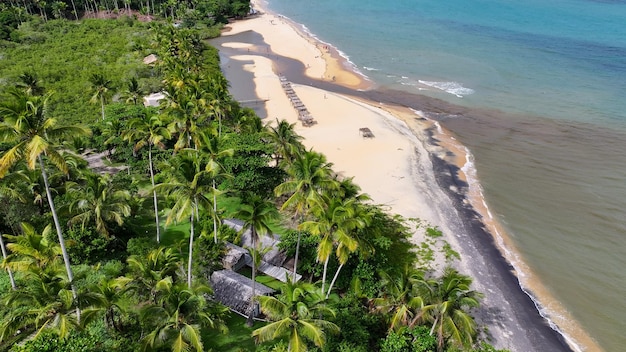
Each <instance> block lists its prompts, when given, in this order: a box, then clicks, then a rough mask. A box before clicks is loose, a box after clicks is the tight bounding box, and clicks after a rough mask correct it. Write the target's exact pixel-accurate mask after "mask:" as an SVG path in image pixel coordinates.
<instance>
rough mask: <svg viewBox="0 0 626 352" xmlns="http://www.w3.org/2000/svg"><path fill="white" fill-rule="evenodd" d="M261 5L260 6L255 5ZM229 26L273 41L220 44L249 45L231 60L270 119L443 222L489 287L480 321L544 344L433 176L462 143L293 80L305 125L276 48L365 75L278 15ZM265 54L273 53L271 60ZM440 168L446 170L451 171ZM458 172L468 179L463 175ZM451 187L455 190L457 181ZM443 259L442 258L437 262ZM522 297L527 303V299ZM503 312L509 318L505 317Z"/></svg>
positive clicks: (353, 80) (502, 344)
mask: <svg viewBox="0 0 626 352" xmlns="http://www.w3.org/2000/svg"><path fill="white" fill-rule="evenodd" d="M253 3H254V2H253ZM256 8H257V9H259V8H258V6H256ZM229 27H230V29H229V30H228V31H227V32H225V33H223V36H225V37H227V36H230V35H234V34H237V33H242V32H245V31H254V32H256V33H258V34H260V35H262V37H263V40H264V42H265V43H266V44H268V45H269V47H270V48H269V49H267V48H258V47H255V46H254V45H251V44H248V43H241V42H236V41H232V42H226V43H224V44H223V45H222V46H223V47H229V48H238V49H244V50H246V49H247V54H245V55H236V56H230V57H229V58H228V59H229V60H235V61H245V62H246V63H247V64H245V65H243V68H244V70H246V71H249V72H252V73H253V75H254V79H253V80H254V84H255V91H256V94H257V96H258V98H260V99H263V100H265V99H267V101H266V102H265V109H266V111H267V116H268V120H271V121H275V118H278V119H286V120H287V121H289V122H291V123H296V131H297V132H298V133H299V134H300V135H302V136H303V137H304V138H305V141H304V144H305V145H306V146H307V148H313V149H314V150H316V151H318V152H321V153H323V154H325V155H326V156H327V158H328V160H329V161H330V162H332V163H333V164H334V170H335V171H336V172H338V173H340V174H342V175H344V176H346V177H354V181H355V182H356V183H357V184H358V185H359V186H360V187H361V188H362V191H363V192H365V193H367V194H369V195H370V196H371V198H372V200H373V202H374V203H376V204H382V205H384V206H385V207H386V209H388V211H389V212H390V213H395V214H400V215H402V216H404V217H406V218H419V219H422V220H424V221H426V222H427V223H428V224H431V225H434V226H437V227H439V228H440V229H442V231H443V233H444V239H445V240H446V241H447V242H449V243H450V244H451V245H452V248H454V249H455V250H458V251H459V252H460V253H461V256H462V260H461V261H460V262H459V263H457V265H455V266H457V267H459V269H460V270H461V271H462V272H465V273H470V274H471V275H472V276H473V277H474V278H475V279H476V281H475V283H474V285H475V288H476V289H477V290H479V291H482V292H485V293H487V295H486V298H485V300H484V302H483V305H484V306H485V307H486V311H485V312H483V313H485V314H486V315H487V316H485V317H483V319H481V320H482V321H483V322H484V323H486V324H487V325H488V329H489V332H490V334H491V335H492V339H493V341H492V342H493V343H494V344H495V345H496V347H498V348H509V349H511V350H512V351H541V350H542V347H540V346H542V342H541V343H540V342H538V341H537V340H538V338H537V337H536V334H535V333H534V332H530V331H531V330H528V324H529V323H528V321H531V322H532V323H533V324H539V325H541V324H543V323H542V322H541V319H539V321H537V317H535V316H532V314H536V313H532V314H531V317H530V318H528V317H519V315H520V313H519V312H518V311H517V309H518V308H516V307H515V303H513V302H510V301H509V299H508V298H507V296H509V295H510V294H509V293H510V292H511V290H516V288H515V282H513V281H511V282H508V283H507V285H504V283H503V282H501V280H502V279H501V278H500V277H498V275H499V274H497V273H495V272H494V271H493V270H492V269H493V268H491V266H493V265H494V264H493V263H492V262H491V261H489V260H486V259H485V258H484V257H481V256H480V255H477V254H476V253H478V251H479V250H480V247H476V246H477V245H476V244H475V242H472V241H473V240H472V239H471V235H470V234H469V233H468V225H467V224H466V223H465V222H464V220H463V216H462V215H461V214H460V213H459V211H457V209H455V206H454V204H453V202H454V199H451V198H450V197H449V196H448V195H447V194H446V192H445V190H442V189H440V187H439V185H438V182H437V178H438V177H441V175H440V174H438V175H435V172H434V170H433V169H434V165H433V164H432V161H431V158H430V154H435V155H437V156H439V157H441V158H442V159H445V160H447V161H449V162H452V163H455V164H457V165H462V164H463V163H464V160H453V159H450V157H449V156H446V155H447V154H446V152H447V151H448V150H450V149H452V150H453V151H455V150H454V148H455V147H458V144H455V143H454V141H453V140H452V141H441V142H442V144H443V145H445V146H446V147H447V148H449V149H447V150H444V149H442V148H441V147H436V146H433V145H431V144H430V143H429V142H428V136H427V135H426V132H425V129H426V128H428V127H432V123H430V122H427V121H420V120H418V119H416V115H415V114H414V113H413V112H411V111H406V110H403V109H399V108H391V107H388V106H379V105H377V104H374V103H373V102H367V104H366V103H365V102H360V101H357V100H355V99H354V98H350V97H347V96H343V95H340V94H335V93H330V92H327V91H323V90H320V89H317V88H313V87H309V86H302V85H295V84H294V85H293V88H294V90H295V91H296V93H297V95H298V97H299V98H300V99H301V100H302V102H303V103H304V104H305V105H306V107H307V108H308V110H309V112H310V113H311V115H312V116H313V117H314V119H315V120H316V121H317V122H318V123H317V124H316V125H314V126H312V127H303V126H301V124H300V123H299V121H298V119H297V113H296V111H295V110H294V109H293V107H292V106H291V104H290V102H289V100H288V98H287V96H286V95H285V93H284V91H283V89H282V87H281V84H280V81H279V78H278V76H277V74H276V73H275V72H274V67H273V62H272V61H271V60H270V59H271V57H272V55H271V54H278V55H281V56H285V57H289V58H292V59H295V60H297V61H300V62H302V63H303V64H304V67H306V74H307V75H308V76H310V77H312V78H316V79H324V80H333V77H334V81H335V83H340V84H342V85H344V86H348V87H352V88H361V87H365V86H367V85H368V82H366V81H364V80H363V79H362V77H360V76H359V75H357V74H355V73H353V72H350V71H348V70H346V69H345V68H344V66H343V65H344V62H343V61H342V60H341V59H340V58H337V56H336V55H335V56H333V55H331V54H333V53H335V54H336V52H334V50H333V49H332V48H328V49H326V48H327V47H326V46H325V45H324V44H321V43H316V42H315V41H314V40H312V39H311V38H308V37H306V36H303V33H300V32H298V30H296V29H295V28H294V27H293V24H292V23H289V22H288V21H286V20H284V18H282V17H280V16H275V15H272V14H261V15H259V16H257V17H255V18H252V19H247V20H244V21H238V22H235V23H233V24H230V25H229ZM257 54H258V55H257ZM263 56H269V57H270V59H268V58H266V57H263ZM392 113H393V114H392ZM362 127H368V128H369V129H371V130H372V132H373V134H374V136H375V137H374V138H363V137H362V136H361V135H360V134H359V128H362ZM455 154H456V155H463V152H462V150H456V151H455ZM463 158H464V155H463ZM440 172H443V173H445V172H446V170H443V171H440ZM444 176H445V175H444ZM459 176H460V178H461V179H463V175H462V174H461V175H459ZM451 189H452V190H454V188H453V187H451ZM421 239H422V234H421V231H416V232H415V235H414V238H413V240H414V241H415V242H416V243H418V242H420V241H421ZM496 252H497V251H496ZM492 255H495V256H497V255H498V254H492ZM496 262H497V260H496ZM444 265H445V263H444V261H443V260H442V258H441V257H439V258H438V260H437V266H438V268H439V269H441V267H443V266H444ZM499 265H501V266H505V264H499ZM498 286H503V287H502V288H500V287H498ZM504 286H506V287H504ZM517 290H519V287H518V288H517ZM525 304H526V305H528V303H527V302H526V303H525ZM521 307H522V306H520V309H526V308H521ZM492 309H497V312H498V313H497V315H498V316H500V318H498V317H496V316H491V315H492V314H495V313H494V312H496V311H492ZM524 313H529V312H524ZM504 317H506V319H505V320H504V321H500V319H502V318H504ZM493 319H495V320H493ZM527 330H528V332H527ZM547 334H549V332H548V333H547ZM542 338H543V337H542ZM550 343H551V342H550ZM543 349H544V350H545V348H543ZM552 350H554V351H557V349H552ZM559 350H561V349H559Z"/></svg>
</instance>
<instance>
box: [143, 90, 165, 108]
mask: <svg viewBox="0 0 626 352" xmlns="http://www.w3.org/2000/svg"><path fill="white" fill-rule="evenodd" d="M161 99H165V94H163V93H161V92H159V93H152V94H150V95H146V96H145V97H143V105H144V106H159V101H161Z"/></svg>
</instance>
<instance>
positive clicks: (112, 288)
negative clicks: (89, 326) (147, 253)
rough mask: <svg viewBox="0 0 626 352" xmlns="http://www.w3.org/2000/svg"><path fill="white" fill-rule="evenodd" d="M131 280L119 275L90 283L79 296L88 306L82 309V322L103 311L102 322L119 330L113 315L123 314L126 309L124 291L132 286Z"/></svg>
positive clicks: (86, 321)
mask: <svg viewBox="0 0 626 352" xmlns="http://www.w3.org/2000/svg"><path fill="white" fill-rule="evenodd" d="M131 282H132V279H131V278H129V277H125V276H121V277H117V278H111V279H107V280H103V281H101V282H99V283H98V284H96V285H92V286H91V287H90V290H89V291H88V292H86V293H84V294H82V295H81V297H80V298H81V302H83V304H85V305H87V306H89V308H86V309H84V310H83V324H86V323H88V322H89V321H91V320H92V319H93V318H94V317H96V316H99V315H100V314H101V313H104V324H105V325H106V326H107V327H109V328H114V329H115V330H117V331H121V327H120V326H119V323H118V321H117V320H116V318H115V317H116V315H118V316H119V315H123V314H125V312H126V311H127V309H128V304H129V300H128V297H127V296H126V293H127V292H128V291H129V290H131V289H132V288H133V287H132V286H131V285H130V283H131Z"/></svg>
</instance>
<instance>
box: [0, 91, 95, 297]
mask: <svg viewBox="0 0 626 352" xmlns="http://www.w3.org/2000/svg"><path fill="white" fill-rule="evenodd" d="M49 97H50V95H49V94H47V95H44V96H42V97H35V96H28V95H27V94H26V93H24V92H20V91H18V90H12V91H10V92H9V96H8V97H7V99H6V100H3V101H2V102H0V118H1V119H2V121H1V122H0V139H2V140H4V141H8V142H11V143H12V145H13V146H12V147H11V148H10V149H9V150H7V151H6V152H5V153H4V154H3V155H2V157H1V158H0V178H3V177H4V176H6V174H7V173H8V171H9V170H10V168H11V166H13V165H15V164H16V163H17V162H18V161H19V160H25V161H26V165H27V167H28V168H29V169H31V170H32V169H35V167H36V165H37V163H38V164H39V168H40V170H41V174H42V177H43V180H44V185H45V188H46V195H47V198H48V204H49V205H50V211H51V213H52V218H53V220H54V226H55V228H56V231H57V236H58V238H59V244H60V246H61V251H62V253H63V261H64V262H65V270H66V272H67V277H68V280H69V282H70V284H72V294H73V295H74V298H75V299H76V298H77V292H76V289H75V288H74V286H73V283H72V282H73V274H72V268H71V266H70V258H69V255H68V254H67V250H66V248H65V240H64V238H63V233H62V231H61V223H60V222H59V217H58V215H57V212H56V209H55V207H54V201H53V199H52V194H51V192H50V185H49V183H48V174H47V173H46V165H45V163H44V158H43V156H46V159H48V160H50V161H51V162H52V163H53V164H54V165H55V166H56V167H57V168H59V170H61V171H62V172H64V173H67V172H68V166H67V163H66V162H65V159H63V157H62V156H61V154H60V152H59V151H58V149H57V145H58V144H56V142H58V141H59V140H61V139H63V138H70V137H79V136H86V135H89V134H90V133H91V131H90V130H89V129H87V128H85V127H82V126H77V125H74V126H60V125H59V124H58V122H57V120H56V119H53V118H49V117H47V116H46V106H47V101H48V98H49Z"/></svg>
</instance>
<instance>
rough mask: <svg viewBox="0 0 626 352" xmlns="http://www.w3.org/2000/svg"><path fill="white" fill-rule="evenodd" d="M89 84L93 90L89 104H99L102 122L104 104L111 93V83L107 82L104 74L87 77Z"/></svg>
mask: <svg viewBox="0 0 626 352" xmlns="http://www.w3.org/2000/svg"><path fill="white" fill-rule="evenodd" d="M89 82H90V83H91V89H92V90H93V95H92V96H91V99H90V102H91V103H92V104H93V103H97V102H99V103H100V107H101V110H102V120H103V121H104V103H105V102H106V101H107V100H108V99H109V98H110V96H111V95H112V93H113V81H111V80H109V79H108V78H107V77H106V76H105V75H104V74H101V73H94V74H92V75H91V77H89Z"/></svg>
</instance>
